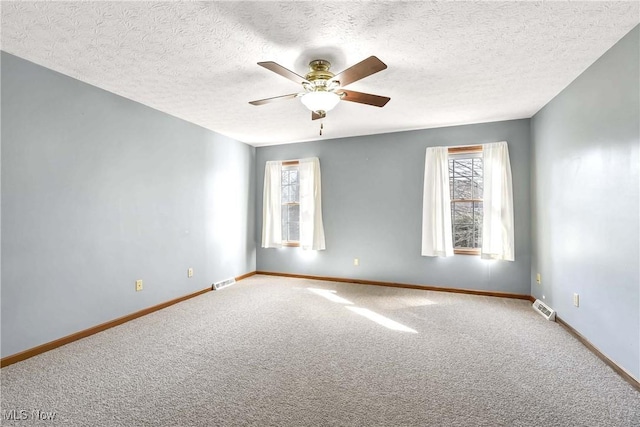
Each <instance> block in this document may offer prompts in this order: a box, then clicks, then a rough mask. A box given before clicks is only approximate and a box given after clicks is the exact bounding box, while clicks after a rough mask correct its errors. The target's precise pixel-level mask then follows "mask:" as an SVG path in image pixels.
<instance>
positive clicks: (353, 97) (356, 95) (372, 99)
mask: <svg viewBox="0 0 640 427" xmlns="http://www.w3.org/2000/svg"><path fill="white" fill-rule="evenodd" d="M340 93H344V96H343V97H342V100H343V101H351V102H359V103H360V104H367V105H373V106H374V107H384V106H385V105H386V103H387V102H389V100H390V99H391V98H388V97H386V96H380V95H372V94H370V93H362V92H356V91H355V90H345V89H341V90H340Z"/></svg>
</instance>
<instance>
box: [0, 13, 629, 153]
mask: <svg viewBox="0 0 640 427" xmlns="http://www.w3.org/2000/svg"><path fill="white" fill-rule="evenodd" d="M638 22H640V12H639V3H638V2H636V1H630V2H611V1H607V2H565V1H561V2H469V1H467V2H408V3H399V2H336V3H331V2H305V3H298V2H95V1H87V2H77V1H76V2H5V1H3V2H2V39H1V41H2V49H3V50H5V51H6V52H9V53H12V54H15V55H17V56H19V57H22V58H25V59H28V60H30V61H33V62H35V63H37V64H40V65H43V66H45V67H48V68H51V69H53V70H56V71H59V72H61V73H64V74H67V75H69V76H71V77H74V78H77V79H80V80H82V81H85V82H87V83H90V84H92V85H95V86H98V87H100V88H103V89H106V90H108V91H111V92H114V93H117V94H119V95H122V96H124V97H126V98H130V99H132V100H135V101H138V102H140V103H142V104H145V105H148V106H150V107H153V108H156V109H158V110H160V111H164V112H166V113H169V114H172V115H174V116H177V117H180V118H182V119H185V120H188V121H190V122H193V123H196V124H198V125H201V126H203V127H205V128H208V129H211V130H214V131H216V132H219V133H222V134H224V135H227V136H229V137H231V138H234V139H237V140H240V141H243V142H247V143H250V144H253V145H256V146H259V145H264V144H274V143H275V144H277V143H286V142H296V141H305V140H313V139H327V138H336V137H343V136H353V135H367V134H375V133H386V132H393V131H401V130H409V129H421V128H431V127H440V126H449V125H458V124H467V123H478V122H489V121H495V120H506V119H517V118H526V117H531V116H532V115H533V114H534V113H536V112H537V111H538V110H539V109H540V108H541V107H543V106H544V105H545V104H546V103H547V102H548V101H549V100H551V99H552V98H553V97H554V96H555V95H557V94H558V93H559V92H560V91H561V90H562V89H563V88H565V87H566V86H567V85H568V84H569V83H570V82H571V81H573V80H574V79H575V78H576V77H577V76H578V75H579V74H580V73H581V72H582V71H584V70H585V69H586V68H587V67H588V66H589V65H591V64H592V63H593V62H594V61H595V60H596V59H598V58H599V57H600V56H601V55H602V54H603V53H604V52H605V51H606V50H607V49H609V48H610V47H611V46H612V45H613V44H615V43H616V42H617V41H618V40H619V39H620V38H621V37H622V36H624V35H625V34H626V33H627V32H628V31H629V30H631V29H632V28H633V27H634V26H635V25H637V24H638ZM370 55H376V56H378V57H379V58H380V59H381V60H382V61H383V62H385V63H386V64H387V65H388V67H389V68H388V69H387V70H384V71H382V72H380V73H378V74H375V75H373V76H370V77H368V78H365V79H363V80H361V81H358V82H356V83H354V84H352V85H350V86H349V88H350V89H353V90H358V91H361V92H369V93H374V94H379V95H385V96H389V97H391V101H390V102H389V103H388V104H387V105H386V106H385V107H384V108H376V107H370V106H366V105H361V104H356V103H350V102H344V101H343V102H340V104H339V105H338V106H337V107H336V108H335V109H334V110H333V111H331V112H329V114H328V117H327V118H326V119H325V120H324V126H325V134H324V136H322V137H320V136H319V135H318V130H319V123H318V121H315V122H312V121H311V118H310V112H309V111H307V110H306V108H305V107H304V106H303V105H302V104H301V103H300V101H299V99H292V100H288V101H282V102H280V103H278V104H269V105H264V106H260V107H256V106H252V105H250V104H248V102H249V101H252V100H255V99H260V98H267V97H272V96H277V95H284V94H288V93H294V92H297V91H299V89H300V88H299V87H298V86H297V85H296V84H295V83H293V82H291V81H289V80H287V79H284V78H283V77H281V76H278V75H277V74H275V73H272V72H270V71H267V70H265V69H263V68H261V67H259V66H258V65H256V62H258V61H275V62H277V63H279V64H281V65H283V66H285V67H287V68H289V69H291V70H293V71H295V72H297V73H298V74H303V75H304V74H305V73H306V69H307V64H308V62H309V61H310V60H312V59H317V58H322V59H328V60H329V61H331V62H332V63H333V67H332V71H334V72H338V71H341V70H343V69H345V68H347V67H349V66H351V65H353V64H355V63H357V62H359V61H361V60H362V59H364V58H366V57H368V56H370Z"/></svg>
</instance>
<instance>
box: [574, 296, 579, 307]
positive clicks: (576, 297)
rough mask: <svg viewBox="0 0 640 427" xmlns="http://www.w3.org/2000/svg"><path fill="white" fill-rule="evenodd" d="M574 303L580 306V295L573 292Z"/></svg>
mask: <svg viewBox="0 0 640 427" xmlns="http://www.w3.org/2000/svg"><path fill="white" fill-rule="evenodd" d="M573 305H574V306H576V307H580V295H578V294H573Z"/></svg>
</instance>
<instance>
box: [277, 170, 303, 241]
mask: <svg viewBox="0 0 640 427" xmlns="http://www.w3.org/2000/svg"><path fill="white" fill-rule="evenodd" d="M281 195H282V202H281V204H282V211H281V212H282V215H281V220H282V244H283V245H284V246H299V244H300V173H299V167H298V162H297V161H293V162H283V163H282V176H281Z"/></svg>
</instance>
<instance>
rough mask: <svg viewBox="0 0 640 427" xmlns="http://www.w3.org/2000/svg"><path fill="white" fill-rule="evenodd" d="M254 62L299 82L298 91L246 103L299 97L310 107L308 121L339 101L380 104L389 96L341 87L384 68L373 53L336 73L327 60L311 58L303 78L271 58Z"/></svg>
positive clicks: (265, 102) (377, 105)
mask: <svg viewBox="0 0 640 427" xmlns="http://www.w3.org/2000/svg"><path fill="white" fill-rule="evenodd" d="M258 65H260V66H261V67H264V68H266V69H267V70H270V71H273V72H274V73H277V74H280V75H281V76H282V77H286V78H287V79H289V80H292V81H294V82H296V83H298V84H301V85H302V91H301V92H298V93H291V94H289V95H282V96H275V97H273V98H266V99H259V100H257V101H251V102H249V104H252V105H264V104H269V103H271V102H275V101H281V100H284V99H293V98H300V100H301V101H302V103H303V104H304V105H305V107H307V108H308V109H309V110H311V120H317V119H322V118H323V117H325V116H326V115H327V111H329V110H331V109H332V108H334V107H335V106H336V105H337V104H338V102H340V101H341V100H342V101H350V102H358V103H360V104H367V105H373V106H375V107H384V106H385V104H386V103H387V102H389V100H390V99H391V98H388V97H386V96H380V95H372V94H370V93H362V92H356V91H354V90H347V89H344V87H345V86H347V85H349V84H351V83H353V82H356V81H358V80H360V79H363V78H365V77H367V76H370V75H372V74H375V73H377V72H378V71H382V70H384V69H386V68H387V65H386V64H385V63H384V62H382V61H380V60H379V59H378V58H376V57H375V56H370V57H368V58H367V59H365V60H364V61H361V62H359V63H357V64H356V65H354V66H352V67H350V68H347V69H346V70H344V71H342V72H341V73H338V74H333V73H332V72H331V71H329V69H330V68H331V63H330V62H329V61H326V60H324V59H314V60H313V61H311V62H310V63H309V72H308V73H307V75H306V76H305V77H302V76H301V75H298V74H296V73H294V72H293V71H290V70H288V69H286V68H285V67H283V66H282V65H279V64H276V63H275V62H273V61H268V62H258Z"/></svg>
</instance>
